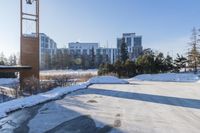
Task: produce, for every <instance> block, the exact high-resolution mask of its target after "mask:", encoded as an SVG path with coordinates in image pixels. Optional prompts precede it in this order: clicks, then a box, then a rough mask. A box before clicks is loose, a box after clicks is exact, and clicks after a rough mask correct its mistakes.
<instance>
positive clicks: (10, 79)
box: [0, 78, 19, 85]
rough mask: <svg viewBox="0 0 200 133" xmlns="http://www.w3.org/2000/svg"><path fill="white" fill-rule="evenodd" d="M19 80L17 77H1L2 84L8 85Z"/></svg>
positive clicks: (0, 82) (0, 83)
mask: <svg viewBox="0 0 200 133" xmlns="http://www.w3.org/2000/svg"><path fill="white" fill-rule="evenodd" d="M18 82H19V80H18V79H17V78H0V85H8V84H13V83H18Z"/></svg>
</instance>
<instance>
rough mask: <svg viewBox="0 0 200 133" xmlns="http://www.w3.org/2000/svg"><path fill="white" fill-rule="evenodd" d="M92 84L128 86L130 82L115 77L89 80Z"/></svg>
mask: <svg viewBox="0 0 200 133" xmlns="http://www.w3.org/2000/svg"><path fill="white" fill-rule="evenodd" d="M88 82H89V83H91V84H128V83H129V82H128V81H125V80H123V79H119V78H117V77H114V76H97V77H93V78H91V79H89V80H88Z"/></svg>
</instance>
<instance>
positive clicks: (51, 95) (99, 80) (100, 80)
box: [0, 76, 128, 118]
mask: <svg viewBox="0 0 200 133" xmlns="http://www.w3.org/2000/svg"><path fill="white" fill-rule="evenodd" d="M104 83H109V84H116V83H118V84H127V83H128V82H127V81H125V80H122V79H118V78H116V77H113V76H98V77H93V78H91V79H90V80H89V81H87V82H85V83H82V84H79V85H74V86H70V87H65V88H62V87H58V88H55V89H53V90H51V91H48V92H46V93H41V94H38V95H33V96H30V97H26V98H20V99H16V100H12V101H8V102H5V103H1V104H0V118H2V117H5V116H6V114H7V113H8V112H11V111H13V110H16V109H20V108H25V107H30V106H33V105H36V104H39V103H43V102H47V101H50V100H55V99H58V98H59V97H61V96H63V95H65V94H67V93H69V92H73V91H76V90H79V89H84V88H87V87H88V86H89V85H91V84H104Z"/></svg>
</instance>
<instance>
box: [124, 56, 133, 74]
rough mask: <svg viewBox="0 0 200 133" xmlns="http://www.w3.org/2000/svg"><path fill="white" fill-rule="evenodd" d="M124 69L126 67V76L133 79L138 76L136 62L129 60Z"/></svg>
mask: <svg viewBox="0 0 200 133" xmlns="http://www.w3.org/2000/svg"><path fill="white" fill-rule="evenodd" d="M124 67H125V73H126V76H128V77H133V76H135V75H136V65H135V62H133V61H131V60H129V59H127V60H126V62H125V64H124Z"/></svg>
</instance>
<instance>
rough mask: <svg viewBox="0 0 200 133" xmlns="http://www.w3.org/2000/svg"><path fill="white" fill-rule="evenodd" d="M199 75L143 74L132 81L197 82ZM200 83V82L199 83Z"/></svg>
mask: <svg viewBox="0 0 200 133" xmlns="http://www.w3.org/2000/svg"><path fill="white" fill-rule="evenodd" d="M199 79H200V78H199V77H198V75H195V74H192V73H163V74H142V75H138V76H136V77H133V78H132V79H130V80H140V81H166V82H197V81H199ZM199 82H200V81H199Z"/></svg>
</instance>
